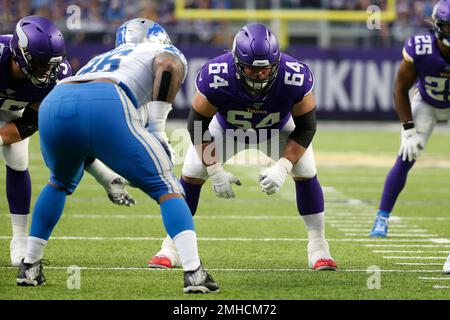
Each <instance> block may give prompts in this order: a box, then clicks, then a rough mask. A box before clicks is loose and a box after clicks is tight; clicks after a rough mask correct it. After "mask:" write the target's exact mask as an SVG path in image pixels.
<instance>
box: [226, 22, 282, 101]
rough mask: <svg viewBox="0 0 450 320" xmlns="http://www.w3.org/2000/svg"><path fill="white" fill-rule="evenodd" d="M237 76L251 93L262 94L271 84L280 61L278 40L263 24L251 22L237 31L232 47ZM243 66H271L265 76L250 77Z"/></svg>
mask: <svg viewBox="0 0 450 320" xmlns="http://www.w3.org/2000/svg"><path fill="white" fill-rule="evenodd" d="M232 53H233V57H234V64H235V66H236V71H237V77H238V79H240V80H241V81H242V82H243V83H244V87H245V88H246V89H247V90H248V91H250V92H251V93H253V94H262V93H264V92H266V91H267V90H269V88H270V87H271V86H272V84H273V82H274V80H275V78H276V76H277V73H278V66H279V63H280V48H279V45H278V40H277V38H276V37H275V35H274V34H273V32H272V31H270V30H269V29H268V28H267V27H266V26H265V25H263V24H260V23H251V24H248V25H246V26H244V27H243V28H242V29H241V30H239V31H238V33H237V34H236V36H235V37H234V41H233V49H232ZM244 68H256V69H257V68H271V70H270V73H269V75H268V77H267V78H265V79H262V80H257V79H254V78H250V77H249V76H247V75H246V74H245V72H244Z"/></svg>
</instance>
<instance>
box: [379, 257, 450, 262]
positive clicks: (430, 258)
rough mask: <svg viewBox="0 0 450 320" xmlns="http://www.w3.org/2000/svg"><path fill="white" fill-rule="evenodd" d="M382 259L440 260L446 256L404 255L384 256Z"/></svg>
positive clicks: (443, 259)
mask: <svg viewBox="0 0 450 320" xmlns="http://www.w3.org/2000/svg"><path fill="white" fill-rule="evenodd" d="M383 259H400V260H442V261H445V259H447V256H445V257H444V256H442V257H430V256H427V257H424V256H416V257H405V256H384V257H383Z"/></svg>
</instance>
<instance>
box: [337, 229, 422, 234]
mask: <svg viewBox="0 0 450 320" xmlns="http://www.w3.org/2000/svg"><path fill="white" fill-rule="evenodd" d="M396 229H398V228H397V227H391V228H390V230H391V231H393V230H396ZM340 230H341V231H344V232H367V229H366V228H342V229H340ZM396 231H404V230H396ZM426 231H428V230H426V229H408V232H413V233H416V232H417V233H421V232H426ZM394 234H395V233H394Z"/></svg>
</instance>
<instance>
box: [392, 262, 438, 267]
mask: <svg viewBox="0 0 450 320" xmlns="http://www.w3.org/2000/svg"><path fill="white" fill-rule="evenodd" d="M394 264H395V265H397V266H442V263H438V262H395V263H394Z"/></svg>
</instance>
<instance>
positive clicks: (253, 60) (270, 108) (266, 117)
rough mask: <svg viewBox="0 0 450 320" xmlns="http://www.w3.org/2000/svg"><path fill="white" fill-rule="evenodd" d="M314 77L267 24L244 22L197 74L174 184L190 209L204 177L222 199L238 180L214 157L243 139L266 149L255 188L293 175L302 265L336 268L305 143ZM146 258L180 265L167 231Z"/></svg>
mask: <svg viewBox="0 0 450 320" xmlns="http://www.w3.org/2000/svg"><path fill="white" fill-rule="evenodd" d="M313 84H314V79H313V74H312V72H311V70H310V69H309V67H308V66H307V65H306V64H305V63H303V62H301V61H299V60H297V59H295V58H293V57H291V56H289V55H287V54H284V53H282V52H280V50H279V46H278V41H277V39H276V37H275V35H274V34H273V33H272V32H271V31H270V30H269V29H268V28H267V27H266V26H264V25H262V24H256V23H255V24H249V25H246V26H244V27H243V28H242V29H241V30H240V31H239V32H238V33H237V34H236V36H235V38H234V43H233V49H232V51H231V52H228V53H225V54H223V55H221V56H218V57H216V58H213V59H211V60H209V61H208V62H207V63H205V65H204V66H203V67H202V69H201V70H200V72H199V73H198V75H197V79H196V85H197V92H196V94H195V96H194V99H193V107H192V109H191V111H190V115H189V119H188V130H189V132H190V134H191V140H192V142H193V146H191V147H190V149H189V151H188V153H187V156H186V158H185V160H184V165H183V170H182V177H181V184H182V185H183V187H184V190H185V192H186V201H187V203H188V205H189V207H190V209H191V212H192V214H195V212H196V210H197V205H198V201H199V197H200V191H201V188H202V185H203V184H204V183H205V181H206V180H207V179H208V178H210V179H211V183H212V187H213V190H214V192H215V193H216V195H217V196H218V197H222V198H226V199H228V198H233V197H234V196H235V195H234V192H233V190H232V184H236V185H241V183H240V181H239V179H238V178H236V177H235V176H234V175H233V174H231V173H230V172H227V171H225V170H224V168H223V166H222V164H221V163H224V162H226V161H227V160H228V159H230V158H231V157H232V156H234V155H235V154H236V153H237V152H238V151H239V149H242V146H243V147H244V148H245V147H247V148H254V149H259V150H261V151H263V152H265V153H266V154H267V155H268V156H270V157H272V159H273V160H275V161H276V163H275V164H274V165H273V166H271V167H269V168H267V169H265V170H263V171H262V172H261V175H260V177H259V181H260V186H261V189H262V191H263V192H265V193H266V194H269V195H270V194H274V193H276V192H277V191H279V190H280V188H281V187H282V185H283V183H284V181H285V179H286V177H287V176H288V175H292V177H293V179H294V181H295V186H296V198H297V208H298V211H299V213H300V215H301V216H302V218H303V220H304V222H305V225H306V229H307V231H308V238H309V243H308V262H309V265H310V267H311V268H313V269H314V270H335V269H336V268H337V266H336V262H335V261H334V259H333V258H332V257H331V255H330V252H329V247H328V242H327V241H326V240H325V233H324V211H325V210H324V198H323V192H322V188H321V186H320V184H319V181H318V179H317V170H316V167H315V160H314V154H313V150H312V146H311V141H312V139H313V136H314V134H315V131H316V114H315V100H314V95H313V93H312V89H313ZM209 135H211V136H212V137H213V138H214V139H213V141H211V140H210V139H208V138H207V136H209ZM236 141H237V148H235V147H236V145H235V143H234V142H236ZM229 146H231V148H230V147H229ZM148 264H149V266H150V267H156V268H171V267H176V266H179V265H180V261H179V257H178V253H177V252H176V249H175V246H174V245H173V241H172V240H171V239H170V237H166V238H165V239H164V241H163V244H162V249H161V250H160V251H159V252H158V253H157V254H156V255H155V256H154V257H153V258H152V259H151V260H150V261H149V263H148Z"/></svg>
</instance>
